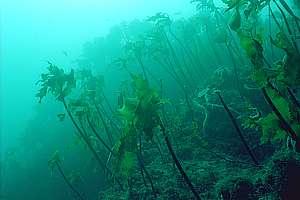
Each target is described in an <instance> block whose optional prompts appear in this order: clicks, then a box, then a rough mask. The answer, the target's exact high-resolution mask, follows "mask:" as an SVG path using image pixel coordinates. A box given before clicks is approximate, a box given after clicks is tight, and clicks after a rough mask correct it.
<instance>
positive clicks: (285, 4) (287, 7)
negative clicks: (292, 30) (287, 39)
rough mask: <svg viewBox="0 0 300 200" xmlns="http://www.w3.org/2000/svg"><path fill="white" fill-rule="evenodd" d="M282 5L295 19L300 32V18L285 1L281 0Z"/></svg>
mask: <svg viewBox="0 0 300 200" xmlns="http://www.w3.org/2000/svg"><path fill="white" fill-rule="evenodd" d="M279 2H280V4H281V5H282V7H284V9H285V10H286V11H287V12H288V13H289V14H290V15H291V16H292V17H293V19H294V20H295V23H296V26H297V29H298V31H300V25H299V21H300V19H299V17H297V16H296V15H295V13H294V12H293V10H292V9H291V8H290V7H289V5H288V4H287V3H286V1H285V0H279Z"/></svg>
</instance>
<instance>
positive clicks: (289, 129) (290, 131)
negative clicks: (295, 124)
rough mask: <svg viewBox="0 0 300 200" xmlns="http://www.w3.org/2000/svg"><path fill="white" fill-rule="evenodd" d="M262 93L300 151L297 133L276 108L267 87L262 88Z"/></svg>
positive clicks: (299, 140)
mask: <svg viewBox="0 0 300 200" xmlns="http://www.w3.org/2000/svg"><path fill="white" fill-rule="evenodd" d="M262 92H263V95H264V97H265V99H266V101H267V103H268V104H269V105H270V107H271V108H272V110H273V112H274V113H275V114H276V116H277V117H278V119H279V120H280V122H281V123H282V124H283V126H284V129H285V131H286V133H288V134H289V135H290V136H291V138H292V140H294V141H295V142H296V150H297V151H300V139H299V138H298V137H297V133H296V132H295V131H294V130H293V128H292V127H291V126H290V124H289V123H288V122H287V121H286V120H285V119H284V117H283V116H282V114H281V113H280V111H279V110H278V109H277V108H276V106H275V105H274V103H273V102H272V99H271V98H270V96H269V95H268V93H267V90H266V88H265V87H263V88H262Z"/></svg>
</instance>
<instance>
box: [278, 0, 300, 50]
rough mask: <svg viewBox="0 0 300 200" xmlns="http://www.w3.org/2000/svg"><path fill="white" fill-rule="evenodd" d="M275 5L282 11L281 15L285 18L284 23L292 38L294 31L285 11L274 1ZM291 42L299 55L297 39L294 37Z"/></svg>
mask: <svg viewBox="0 0 300 200" xmlns="http://www.w3.org/2000/svg"><path fill="white" fill-rule="evenodd" d="M274 3H275V5H276V7H277V8H278V10H279V11H280V13H281V15H282V17H283V21H284V23H285V25H286V28H287V30H288V32H289V35H290V36H292V35H293V32H292V29H291V27H290V25H289V22H288V20H287V17H286V15H285V14H284V12H283V10H282V9H281V8H280V6H279V5H278V3H277V2H276V1H274ZM291 40H292V43H293V46H294V48H295V49H296V51H297V53H299V49H298V46H297V43H296V41H295V39H294V38H293V37H292V38H291Z"/></svg>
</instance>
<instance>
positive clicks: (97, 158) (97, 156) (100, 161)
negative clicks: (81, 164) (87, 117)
mask: <svg viewBox="0 0 300 200" xmlns="http://www.w3.org/2000/svg"><path fill="white" fill-rule="evenodd" d="M62 103H63V105H64V107H65V109H66V111H67V113H68V115H69V117H70V119H71V121H72V123H73V125H74V126H75V128H76V130H77V131H78V132H79V134H80V136H81V137H82V139H83V140H84V142H85V143H86V144H87V146H88V148H89V149H90V151H91V152H92V154H93V155H94V156H95V158H96V160H97V161H98V163H99V165H100V167H101V168H102V169H103V170H104V171H105V170H106V171H107V172H108V173H109V174H110V175H112V174H113V173H112V172H111V170H110V169H109V168H108V167H107V166H106V165H105V164H104V163H103V162H102V160H101V159H100V157H99V155H98V154H97V152H96V150H95V149H94V147H93V146H92V144H91V143H90V141H89V139H88V138H87V137H85V135H84V133H83V132H82V130H81V129H80V127H79V126H78V124H77V122H76V121H75V119H74V117H73V115H72V113H71V111H70V110H69V108H68V105H67V103H66V101H65V99H64V98H62ZM116 181H117V183H118V185H119V187H120V189H121V190H122V191H124V188H123V186H122V184H121V182H120V181H119V180H118V179H117V178H116Z"/></svg>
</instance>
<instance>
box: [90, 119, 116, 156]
mask: <svg viewBox="0 0 300 200" xmlns="http://www.w3.org/2000/svg"><path fill="white" fill-rule="evenodd" d="M86 119H87V122H88V124H89V126H90V128H91V129H92V131H93V133H94V134H95V136H96V137H97V138H98V140H99V141H100V142H101V143H102V144H103V146H104V147H105V148H106V149H107V150H108V151H109V152H110V153H112V154H114V152H113V151H112V149H111V148H110V147H109V146H108V144H106V142H105V141H104V140H103V139H102V138H101V137H100V135H99V133H98V132H97V131H96V129H95V127H94V126H93V125H92V122H91V120H90V117H89V116H88V115H87V116H86Z"/></svg>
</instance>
